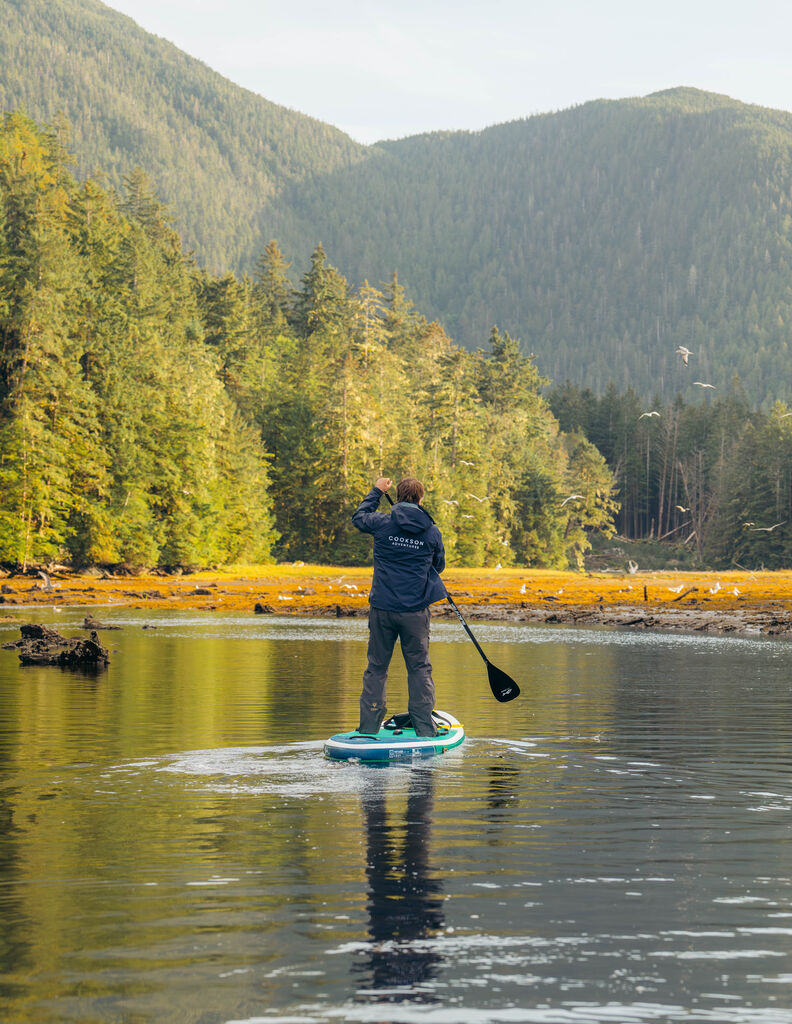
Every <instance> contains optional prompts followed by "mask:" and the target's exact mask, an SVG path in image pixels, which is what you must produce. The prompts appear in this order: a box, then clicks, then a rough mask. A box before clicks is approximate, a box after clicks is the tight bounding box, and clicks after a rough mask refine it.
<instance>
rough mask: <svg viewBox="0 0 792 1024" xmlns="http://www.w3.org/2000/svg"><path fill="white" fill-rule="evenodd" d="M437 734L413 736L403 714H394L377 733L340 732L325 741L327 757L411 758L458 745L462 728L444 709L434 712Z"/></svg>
mask: <svg viewBox="0 0 792 1024" xmlns="http://www.w3.org/2000/svg"><path fill="white" fill-rule="evenodd" d="M432 717H433V718H434V721H435V725H436V727H437V732H438V735H437V736H416V734H415V730H414V729H413V728H412V727H411V726H410V725H402V724H401V723H400V721H399V720H400V719H404V718H407V716H406V715H394V716H393V718H390V719H388V720H387V721H386V722H385V723H384V724H383V726H382V728H381V729H380V731H379V732H378V733H377V734H376V736H367V735H365V734H363V733H359V732H342V733H338V734H337V735H335V736H331V737H330V738H329V739H328V740H326V741H325V745H324V752H325V754H326V756H327V757H332V758H335V759H336V760H342V761H349V760H353V759H354V760H357V761H394V760H404V759H409V758H413V757H432V756H433V755H434V754H444V753H445V752H446V751H447V750H451V749H452V748H453V747H458V746H459V744H460V743H461V742H462V741H463V740H464V738H465V729H464V727H463V725H462V723H461V722H458V721H457V720H456V718H454V716H453V715H449V714H448V712H446V711H433V712H432Z"/></svg>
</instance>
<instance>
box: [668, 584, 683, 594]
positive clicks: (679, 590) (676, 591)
mask: <svg viewBox="0 0 792 1024" xmlns="http://www.w3.org/2000/svg"><path fill="white" fill-rule="evenodd" d="M684 585H685V584H684V583H680V584H679V586H678V587H669V588H668V589H669V590H670V591H671V593H672V594H681V593H682V587H684Z"/></svg>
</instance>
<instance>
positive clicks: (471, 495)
mask: <svg viewBox="0 0 792 1024" xmlns="http://www.w3.org/2000/svg"><path fill="white" fill-rule="evenodd" d="M468 497H469V498H475V500H476V501H478V502H482V501H489V495H486V497H484V498H479V497H478V495H476V494H471V493H470V492H469V491H468Z"/></svg>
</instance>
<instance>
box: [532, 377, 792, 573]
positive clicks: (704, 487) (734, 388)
mask: <svg viewBox="0 0 792 1024" xmlns="http://www.w3.org/2000/svg"><path fill="white" fill-rule="evenodd" d="M701 390H702V392H703V394H704V395H706V396H707V397H702V398H701V399H700V400H699V401H698V402H695V403H685V402H684V401H683V400H682V398H681V397H680V396H677V398H676V399H675V400H674V401H673V402H671V403H668V404H666V405H663V404H661V403H659V402H655V403H650V404H646V403H644V402H642V401H641V400H640V399H639V397H638V395H636V393H635V392H634V391H632V390H629V389H628V390H627V391H625V392H621V393H620V392H618V391H617V389H616V388H615V387H614V386H613V385H611V386H610V387H609V388H608V389H607V390H606V391H605V393H604V394H603V395H601V396H599V397H598V396H596V395H595V394H594V393H593V392H592V390H591V389H590V388H579V387H577V386H575V385H572V384H569V383H566V384H564V385H563V386H561V387H558V388H554V389H553V390H552V391H551V392H550V394H549V396H548V402H549V405H550V408H551V409H552V410H553V412H554V413H555V415H556V416H557V417H558V421H559V423H560V425H561V427H562V429H563V430H571V431H575V432H578V431H580V432H582V433H583V434H584V435H585V436H586V437H587V438H588V439H589V440H590V441H591V442H592V443H593V444H594V445H596V447H597V449H598V451H600V452H601V453H602V454H603V455H604V456H605V459H606V460H607V463H608V466H609V468H610V469H611V471H612V472H613V474H614V478H615V480H616V484H617V492H618V496H619V502H620V509H619V513H618V515H617V517H616V526H617V529H618V531H619V533H620V534H621V535H622V536H625V537H630V538H635V539H655V540H660V541H664V542H665V543H666V544H668V545H669V547H672V546H673V547H676V548H677V549H683V550H685V549H686V550H687V552H688V554H687V557H688V558H689V559H690V562H691V564H698V565H708V566H715V567H719V568H745V569H758V568H762V567H764V568H767V569H778V568H782V567H784V566H789V565H790V563H792V410H790V409H789V407H788V406H786V405H785V404H783V403H782V402H776V403H775V404H774V405H773V406H772V407H771V408H770V409H768V410H761V409H759V410H758V409H756V408H752V407H751V405H750V403H749V402H748V400H747V399H746V397H745V393H744V391H743V388H742V384H741V382H740V380H739V377H736V376H735V377H734V378H733V380H732V381H731V384H730V386H729V388H728V389H727V391H726V392H725V393H724V394H722V395H718V394H717V391H716V389H714V388H710V387H708V388H704V387H702V389H701Z"/></svg>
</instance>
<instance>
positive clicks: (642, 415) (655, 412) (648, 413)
mask: <svg viewBox="0 0 792 1024" xmlns="http://www.w3.org/2000/svg"><path fill="white" fill-rule="evenodd" d="M659 415H660V413H659V412H657V411H656V410H655V409H652V411H651V412H642V413H641V415H640V416H639V417H638V419H639V420H642V419H643V418H644V416H659Z"/></svg>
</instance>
